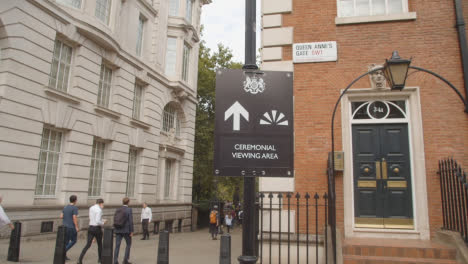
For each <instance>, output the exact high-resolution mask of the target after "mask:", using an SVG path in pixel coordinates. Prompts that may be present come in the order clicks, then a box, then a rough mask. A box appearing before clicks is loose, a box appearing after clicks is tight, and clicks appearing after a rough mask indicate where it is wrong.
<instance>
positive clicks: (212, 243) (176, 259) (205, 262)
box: [0, 228, 242, 264]
mask: <svg viewBox="0 0 468 264" xmlns="http://www.w3.org/2000/svg"><path fill="white" fill-rule="evenodd" d="M82 232H86V231H82ZM140 239H141V235H135V237H134V239H133V241H132V249H131V253H130V261H131V262H132V263H134V264H150V263H154V264H155V263H156V259H157V252H158V250H157V249H158V242H159V235H151V236H150V240H140ZM169 241H170V242H169V263H170V264H187V263H190V264H216V263H219V250H220V236H218V240H212V239H211V235H210V234H209V233H208V229H202V230H198V231H195V232H185V233H171V234H170V239H169ZM8 243H9V239H0V263H14V262H8V261H6V259H7V254H8ZM85 244H86V239H84V238H81V239H78V242H77V243H76V245H75V246H73V248H72V249H70V251H69V252H68V257H69V258H70V259H71V260H70V261H67V262H66V263H73V264H74V263H76V262H77V260H78V257H79V255H80V253H81V250H82V249H83V247H84V245H85ZM231 244H232V245H231V248H232V251H231V258H232V264H235V263H238V261H237V257H238V256H239V255H240V254H241V252H242V230H241V228H237V229H234V230H233V231H232V232H231ZM54 249H55V240H42V241H21V251H20V262H19V263H35V264H36V263H37V264H50V263H52V261H53V256H54ZM124 251H125V241H122V245H121V249H120V256H119V260H120V261H119V262H120V263H122V258H123V254H124ZM16 263H18V262H16ZM83 263H85V264H88V263H97V245H96V243H93V245H92V246H91V248H90V249H89V250H88V252H87V254H86V256H85V259H84V261H83Z"/></svg>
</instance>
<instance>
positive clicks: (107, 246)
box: [101, 227, 114, 264]
mask: <svg viewBox="0 0 468 264" xmlns="http://www.w3.org/2000/svg"><path fill="white" fill-rule="evenodd" d="M113 246H114V229H113V228H112V227H105V228H104V236H103V241H102V253H101V263H102V264H113V262H112V260H113V258H114V250H113V249H114V248H113Z"/></svg>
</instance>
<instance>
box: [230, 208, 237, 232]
mask: <svg viewBox="0 0 468 264" xmlns="http://www.w3.org/2000/svg"><path fill="white" fill-rule="evenodd" d="M231 218H232V223H231V229H232V230H234V226H236V211H235V210H231Z"/></svg>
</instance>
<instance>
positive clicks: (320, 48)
mask: <svg viewBox="0 0 468 264" xmlns="http://www.w3.org/2000/svg"><path fill="white" fill-rule="evenodd" d="M337 59H338V52H337V48H336V41H326V42H311V43H296V44H294V45H293V62H294V63H305V62H324V61H336V60H337Z"/></svg>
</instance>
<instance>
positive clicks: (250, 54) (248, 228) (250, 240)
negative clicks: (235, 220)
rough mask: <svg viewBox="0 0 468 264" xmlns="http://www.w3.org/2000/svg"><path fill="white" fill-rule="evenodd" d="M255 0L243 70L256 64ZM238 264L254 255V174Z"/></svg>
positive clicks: (248, 15)
mask: <svg viewBox="0 0 468 264" xmlns="http://www.w3.org/2000/svg"><path fill="white" fill-rule="evenodd" d="M256 10H257V7H256V0H245V64H244V67H243V69H244V70H247V71H248V70H257V69H258V67H257V64H256V56H255V55H256ZM238 260H239V263H240V264H254V263H256V262H257V256H255V176H246V177H244V217H243V225H242V256H239V258H238Z"/></svg>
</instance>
